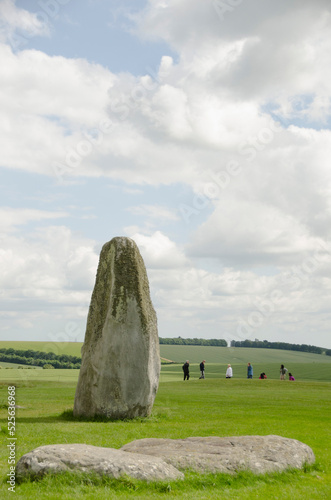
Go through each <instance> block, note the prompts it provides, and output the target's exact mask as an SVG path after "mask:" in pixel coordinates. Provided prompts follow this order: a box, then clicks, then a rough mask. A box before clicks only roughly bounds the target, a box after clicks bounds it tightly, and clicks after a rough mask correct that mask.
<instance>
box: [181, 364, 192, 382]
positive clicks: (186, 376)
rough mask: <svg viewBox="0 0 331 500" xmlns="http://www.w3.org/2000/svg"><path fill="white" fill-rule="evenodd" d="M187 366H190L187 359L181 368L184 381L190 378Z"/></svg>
mask: <svg viewBox="0 0 331 500" xmlns="http://www.w3.org/2000/svg"><path fill="white" fill-rule="evenodd" d="M189 366H190V362H189V360H188V359H187V360H186V361H185V363H184V364H183V366H182V368H183V372H184V380H189V378H190V369H189Z"/></svg>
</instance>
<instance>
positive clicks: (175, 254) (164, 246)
mask: <svg viewBox="0 0 331 500" xmlns="http://www.w3.org/2000/svg"><path fill="white" fill-rule="evenodd" d="M130 237H131V238H132V239H133V240H134V241H135V242H136V243H137V245H138V247H139V249H140V251H141V254H142V256H143V259H144V261H145V264H146V266H147V267H150V268H158V269H167V268H174V269H176V268H179V267H183V266H185V265H186V264H187V259H186V257H185V255H184V252H183V251H182V250H180V249H179V248H178V247H177V245H176V244H175V243H174V242H173V241H171V240H170V239H169V238H168V237H167V236H166V235H164V234H162V233H161V232H160V231H156V232H155V233H153V234H152V235H151V236H146V235H143V234H139V233H135V234H133V235H132V236H130Z"/></svg>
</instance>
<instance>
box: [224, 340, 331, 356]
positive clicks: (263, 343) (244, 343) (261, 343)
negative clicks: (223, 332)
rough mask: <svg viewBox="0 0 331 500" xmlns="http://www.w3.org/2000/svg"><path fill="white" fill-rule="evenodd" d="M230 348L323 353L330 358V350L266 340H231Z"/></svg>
mask: <svg viewBox="0 0 331 500" xmlns="http://www.w3.org/2000/svg"><path fill="white" fill-rule="evenodd" d="M231 347H255V348H260V349H282V350H285V351H300V352H312V353H315V354H323V353H325V354H326V355H327V356H331V349H323V348H322V347H316V346H315V345H307V344H289V343H287V342H269V341H268V340H257V339H255V340H232V341H231Z"/></svg>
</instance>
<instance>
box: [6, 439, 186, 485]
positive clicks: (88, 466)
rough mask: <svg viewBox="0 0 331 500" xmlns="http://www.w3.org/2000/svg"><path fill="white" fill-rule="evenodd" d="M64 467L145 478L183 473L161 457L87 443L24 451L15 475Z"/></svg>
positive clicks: (37, 474) (166, 478) (160, 478)
mask: <svg viewBox="0 0 331 500" xmlns="http://www.w3.org/2000/svg"><path fill="white" fill-rule="evenodd" d="M64 471H74V472H79V471H80V472H94V473H96V474H99V475H106V476H109V477H113V478H119V477H121V476H123V475H127V476H129V477H131V478H135V479H141V480H145V481H172V480H176V479H182V478H183V477H184V476H183V474H182V473H181V472H179V471H178V470H177V469H176V468H175V467H173V466H172V465H169V464H167V463H165V462H164V461H163V460H162V459H161V458H158V457H151V456H148V455H141V454H138V453H135V454H131V453H125V452H124V451H121V450H115V449H113V448H100V447H97V446H91V445H86V444H54V445H48V446H40V447H39V448H36V449H35V450H33V451H30V452H29V453H26V454H25V455H23V457H22V458H20V460H19V461H18V462H17V465H16V475H17V478H18V479H23V478H27V477H29V478H31V479H37V478H40V477H42V476H43V475H44V474H46V473H48V472H53V473H58V472H64Z"/></svg>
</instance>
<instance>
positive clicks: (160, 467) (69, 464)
mask: <svg viewBox="0 0 331 500" xmlns="http://www.w3.org/2000/svg"><path fill="white" fill-rule="evenodd" d="M314 462H315V456H314V453H313V451H312V449H311V448H310V447H309V446H307V445H306V444H304V443H301V442H300V441H297V440H295V439H288V438H283V437H280V436H235V437H214V436H213V437H190V438H187V439H154V438H151V439H140V440H137V441H133V442H132V443H129V444H126V445H125V446H123V447H122V448H121V449H120V450H116V449H113V448H100V447H97V446H91V445H86V444H54V445H48V446H41V447H39V448H36V449H35V450H33V451H31V452H29V453H27V454H26V455H24V456H23V457H22V458H21V459H20V460H19V461H18V463H17V466H16V474H17V478H18V479H22V478H24V477H30V478H31V479H36V478H39V477H42V476H43V475H44V474H46V473H47V472H53V473H57V472H63V471H71V472H73V471H77V472H93V473H97V474H100V475H107V476H109V477H113V478H119V477H121V476H123V475H127V476H129V477H131V478H135V479H141V480H145V481H171V480H176V479H183V478H184V475H183V473H182V472H181V471H185V470H188V469H189V470H194V471H196V472H198V473H201V474H204V473H209V472H212V473H227V474H234V473H236V472H238V471H242V470H250V471H252V472H253V473H255V474H264V473H266V472H281V471H284V470H286V469H288V468H295V469H300V468H302V467H303V465H304V464H305V463H307V464H312V463H314Z"/></svg>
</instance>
